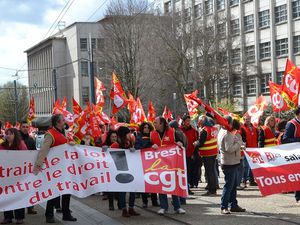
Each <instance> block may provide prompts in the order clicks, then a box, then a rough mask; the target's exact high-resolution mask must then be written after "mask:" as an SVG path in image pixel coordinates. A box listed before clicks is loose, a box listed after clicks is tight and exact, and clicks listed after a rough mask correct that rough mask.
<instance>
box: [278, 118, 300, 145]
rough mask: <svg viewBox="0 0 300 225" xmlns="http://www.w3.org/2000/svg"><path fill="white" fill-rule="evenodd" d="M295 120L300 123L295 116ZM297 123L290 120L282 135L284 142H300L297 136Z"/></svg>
mask: <svg viewBox="0 0 300 225" xmlns="http://www.w3.org/2000/svg"><path fill="white" fill-rule="evenodd" d="M295 120H296V121H297V122H298V123H300V121H299V120H298V119H296V118H295ZM294 133H295V125H294V124H292V123H291V122H288V123H287V125H286V127H285V129H284V134H283V136H282V143H283V144H287V143H293V142H300V138H299V137H295V134H294Z"/></svg>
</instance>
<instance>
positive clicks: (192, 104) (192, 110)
mask: <svg viewBox="0 0 300 225" xmlns="http://www.w3.org/2000/svg"><path fill="white" fill-rule="evenodd" d="M190 95H192V96H193V97H195V98H197V95H198V90H196V91H194V92H192V93H191V94H185V95H184V99H185V102H186V106H187V109H188V112H189V114H190V117H191V118H192V119H194V118H196V117H197V116H198V106H199V104H198V103H197V102H196V101H194V100H192V99H190V98H189V96H190Z"/></svg>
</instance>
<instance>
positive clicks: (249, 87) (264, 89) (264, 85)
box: [221, 71, 284, 97]
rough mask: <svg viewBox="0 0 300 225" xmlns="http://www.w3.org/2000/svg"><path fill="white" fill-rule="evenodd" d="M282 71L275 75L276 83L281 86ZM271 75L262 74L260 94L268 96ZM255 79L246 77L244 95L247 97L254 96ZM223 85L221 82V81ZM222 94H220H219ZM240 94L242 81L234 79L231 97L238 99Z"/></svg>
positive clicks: (254, 77)
mask: <svg viewBox="0 0 300 225" xmlns="http://www.w3.org/2000/svg"><path fill="white" fill-rule="evenodd" d="M283 74H284V72H283V71H280V72H277V73H276V81H277V82H276V83H278V84H281V83H282V79H283ZM271 79H272V78H271V73H265V74H262V76H261V79H260V90H261V93H262V94H269V93H270V87H269V80H271ZM256 81H257V77H256V76H254V75H252V76H248V77H247V82H246V93H247V94H248V95H255V94H256V91H257V90H256V89H257V83H256ZM222 84H223V81H222ZM221 94H222V93H221ZM241 94H242V81H241V79H240V78H238V79H236V80H235V81H234V84H233V96H235V97H240V96H241Z"/></svg>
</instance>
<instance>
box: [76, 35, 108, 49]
mask: <svg viewBox="0 0 300 225" xmlns="http://www.w3.org/2000/svg"><path fill="white" fill-rule="evenodd" d="M96 48H97V49H98V50H103V49H104V38H97V39H96V38H92V49H93V50H94V49H96ZM88 49H89V43H88V38H80V50H81V51H87V50H88Z"/></svg>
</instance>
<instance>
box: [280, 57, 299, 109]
mask: <svg viewBox="0 0 300 225" xmlns="http://www.w3.org/2000/svg"><path fill="white" fill-rule="evenodd" d="M299 81H300V70H299V68H298V67H297V66H295V65H294V64H293V63H292V61H290V60H289V59H287V60H286V66H285V71H284V76H283V82H282V97H283V98H284V99H285V100H286V102H287V103H288V106H289V107H290V108H296V106H297V105H298V93H299Z"/></svg>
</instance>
